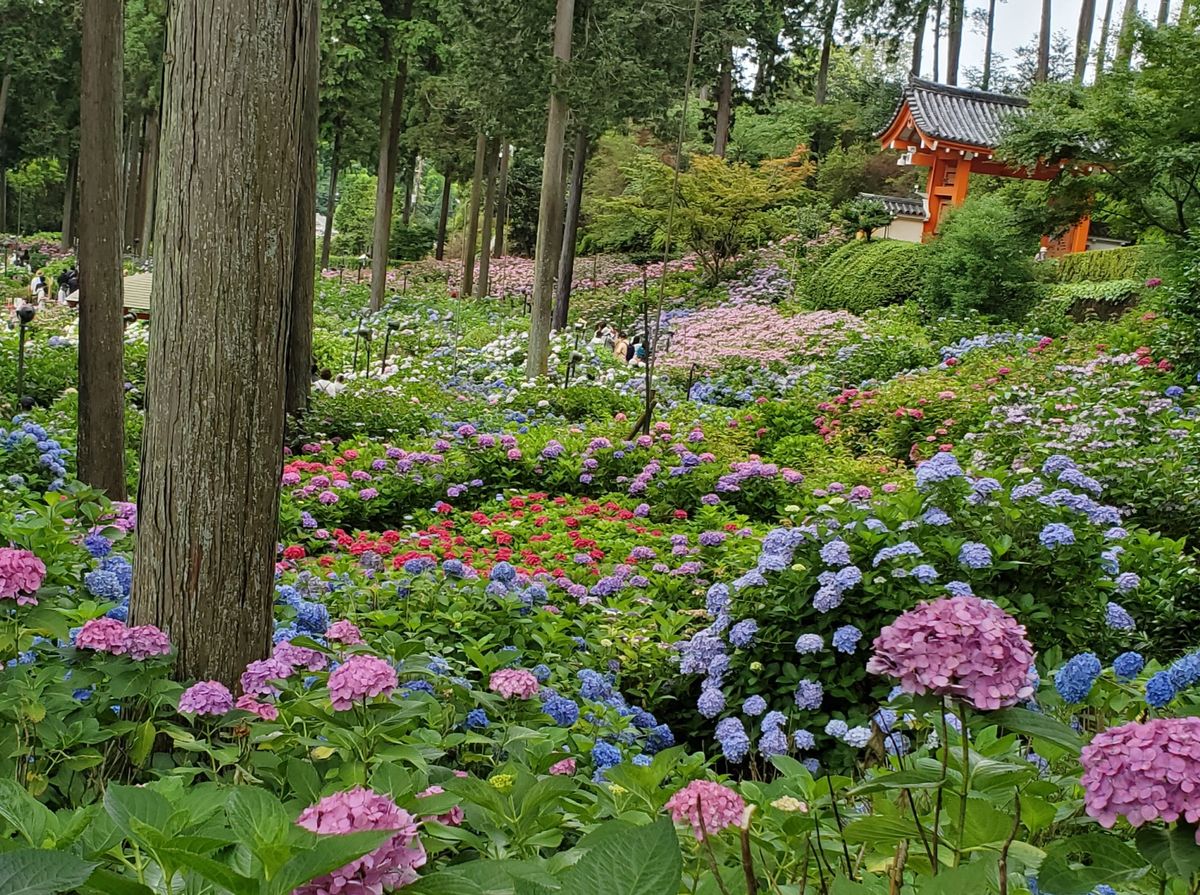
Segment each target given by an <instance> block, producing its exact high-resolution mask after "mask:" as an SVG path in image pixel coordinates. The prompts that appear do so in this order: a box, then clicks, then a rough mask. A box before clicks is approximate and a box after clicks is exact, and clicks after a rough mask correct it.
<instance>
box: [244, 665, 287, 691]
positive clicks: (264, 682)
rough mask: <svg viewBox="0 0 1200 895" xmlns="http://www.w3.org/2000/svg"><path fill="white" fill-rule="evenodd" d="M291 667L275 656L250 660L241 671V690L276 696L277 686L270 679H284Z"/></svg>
mask: <svg viewBox="0 0 1200 895" xmlns="http://www.w3.org/2000/svg"><path fill="white" fill-rule="evenodd" d="M292 671H293V668H292V666H291V665H289V664H288V663H286V662H282V661H280V660H279V659H277V658H275V657H273V656H272V657H271V658H270V659H259V660H258V661H257V662H251V663H250V664H249V665H247V666H246V670H245V671H243V672H242V680H241V683H242V691H243V692H244V693H247V694H249V695H251V696H278V695H279V688H278V687H276V686H275V685H274V684H273V683H272V681H286V680H287V679H288V678H289V677H291V676H292Z"/></svg>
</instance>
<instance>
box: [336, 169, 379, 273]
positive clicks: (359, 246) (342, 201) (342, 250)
mask: <svg viewBox="0 0 1200 895" xmlns="http://www.w3.org/2000/svg"><path fill="white" fill-rule="evenodd" d="M374 221H375V178H374V177H373V176H372V175H370V174H368V173H367V172H366V171H364V170H362V169H356V170H351V171H347V172H344V173H343V174H342V176H341V180H340V181H339V186H338V205H337V210H336V211H335V212H334V215H333V227H334V229H335V230H336V231H337V236H336V237H335V238H334V251H335V252H336V253H337V254H341V255H358V254H362V253H363V252H368V251H370V248H371V241H372V238H373V231H372V227H373V225H374Z"/></svg>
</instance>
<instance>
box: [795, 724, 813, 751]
mask: <svg viewBox="0 0 1200 895" xmlns="http://www.w3.org/2000/svg"><path fill="white" fill-rule="evenodd" d="M792 743H793V745H795V747H796V749H797V750H798V751H800V752H807V751H808V750H809V749H815V748H816V747H817V738H816V737H815V736H813V735H812V731H809V730H803V729H801V730H797V731H796V732H795V733H793V734H792Z"/></svg>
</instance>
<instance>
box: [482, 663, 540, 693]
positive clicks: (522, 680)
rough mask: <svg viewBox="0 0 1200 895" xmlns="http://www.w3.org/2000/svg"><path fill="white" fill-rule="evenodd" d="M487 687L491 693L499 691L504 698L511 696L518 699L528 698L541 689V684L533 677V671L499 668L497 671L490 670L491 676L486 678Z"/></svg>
mask: <svg viewBox="0 0 1200 895" xmlns="http://www.w3.org/2000/svg"><path fill="white" fill-rule="evenodd" d="M488 689H489V690H491V691H492V692H493V693H499V694H500V695H501V696H503V697H504V698H505V699H510V698H512V697H513V696H516V697H517V698H518V699H529V698H530V697H531V696H533V695H534V694H535V693H537V691H538V690H540V689H541V685H540V684H538V679H537V678H536V677H534V675H533V672H531V671H526V670H525V669H524V668H501V669H500V670H499V671H493V672H492V676H491V677H490V678H489V679H488Z"/></svg>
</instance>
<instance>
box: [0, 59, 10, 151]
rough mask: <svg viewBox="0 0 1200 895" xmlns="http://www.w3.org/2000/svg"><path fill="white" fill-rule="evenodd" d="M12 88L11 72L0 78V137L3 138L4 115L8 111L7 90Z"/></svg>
mask: <svg viewBox="0 0 1200 895" xmlns="http://www.w3.org/2000/svg"><path fill="white" fill-rule="evenodd" d="M10 87H12V72H9V71H6V72H5V73H4V77H3V78H0V136H4V113H5V112H7V111H8V90H9V88H10Z"/></svg>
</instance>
